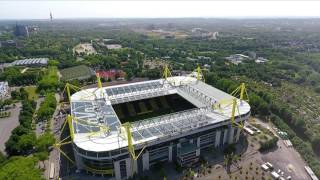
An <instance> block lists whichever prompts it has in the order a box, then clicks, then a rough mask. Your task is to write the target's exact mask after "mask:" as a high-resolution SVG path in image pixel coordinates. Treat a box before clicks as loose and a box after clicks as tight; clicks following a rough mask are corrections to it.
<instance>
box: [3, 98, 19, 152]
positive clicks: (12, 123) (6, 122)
mask: <svg viewBox="0 0 320 180" xmlns="http://www.w3.org/2000/svg"><path fill="white" fill-rule="evenodd" d="M20 109H21V103H20V102H19V103H16V107H15V108H12V109H10V110H9V111H10V112H11V116H10V117H7V118H1V119H0V151H1V152H3V153H4V154H5V143H6V142H7V141H8V139H9V138H10V136H11V131H12V130H13V129H14V128H16V127H17V126H18V125H19V114H20Z"/></svg>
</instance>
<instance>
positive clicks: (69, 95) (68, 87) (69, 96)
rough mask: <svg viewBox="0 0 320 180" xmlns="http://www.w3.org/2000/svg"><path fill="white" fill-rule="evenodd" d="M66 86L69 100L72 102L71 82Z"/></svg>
mask: <svg viewBox="0 0 320 180" xmlns="http://www.w3.org/2000/svg"><path fill="white" fill-rule="evenodd" d="M66 88H67V95H68V100H69V103H71V93H70V84H69V83H67V84H66Z"/></svg>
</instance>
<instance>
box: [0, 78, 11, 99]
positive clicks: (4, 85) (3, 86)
mask: <svg viewBox="0 0 320 180" xmlns="http://www.w3.org/2000/svg"><path fill="white" fill-rule="evenodd" d="M8 95H9V85H8V82H7V81H4V82H0V98H1V99H2V98H4V97H6V96H8Z"/></svg>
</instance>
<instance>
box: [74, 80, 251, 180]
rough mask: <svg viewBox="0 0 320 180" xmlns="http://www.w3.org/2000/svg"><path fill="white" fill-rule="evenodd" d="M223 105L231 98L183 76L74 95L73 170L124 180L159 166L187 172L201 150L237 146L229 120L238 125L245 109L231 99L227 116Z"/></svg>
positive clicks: (246, 115) (244, 117) (246, 113)
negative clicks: (170, 165)
mask: <svg viewBox="0 0 320 180" xmlns="http://www.w3.org/2000/svg"><path fill="white" fill-rule="evenodd" d="M226 99H229V100H230V99H235V97H233V96H231V95H230V94H227V93H225V92H223V91H221V90H219V89H216V88H214V87H212V86H210V85H208V84H206V83H204V82H202V81H200V80H197V78H194V77H189V76H175V77H168V78H166V79H158V80H150V81H144V82H136V83H130V84H121V85H115V86H109V87H100V88H92V89H86V90H81V91H78V92H76V93H74V94H73V95H72V96H71V99H70V104H71V116H70V124H69V128H70V130H71V137H72V146H73V151H74V156H75V162H76V165H77V168H78V169H79V170H85V171H87V172H91V173H93V174H101V175H103V176H106V177H110V178H114V179H126V178H128V177H131V176H132V175H134V174H135V173H137V174H140V173H143V172H144V171H146V170H149V168H150V167H151V166H152V165H154V164H156V163H157V162H160V161H162V162H177V163H178V164H180V165H181V166H185V167H188V166H191V165H193V164H194V163H196V162H197V161H198V160H199V157H200V153H201V150H202V149H204V148H208V147H215V148H220V147H223V146H225V145H227V144H232V143H236V142H238V140H239V136H240V131H241V129H240V128H238V127H237V126H234V125H233V123H231V119H232V117H233V118H234V122H235V123H243V122H244V121H245V120H247V119H248V118H249V116H250V106H249V104H248V103H247V102H246V101H244V100H240V99H238V98H237V99H236V100H235V101H234V102H236V106H237V113H235V115H234V116H232V110H233V108H232V106H225V107H222V105H219V108H217V107H218V106H217V104H218V103H219V102H221V101H225V100H226ZM125 122H130V126H129V129H127V130H130V134H128V133H124V130H125V128H123V124H125ZM130 135H131V137H130V138H128V136H130ZM128 139H130V140H128ZM128 144H129V145H128ZM130 148H131V149H132V148H133V154H135V155H136V156H135V157H133V155H132V153H130Z"/></svg>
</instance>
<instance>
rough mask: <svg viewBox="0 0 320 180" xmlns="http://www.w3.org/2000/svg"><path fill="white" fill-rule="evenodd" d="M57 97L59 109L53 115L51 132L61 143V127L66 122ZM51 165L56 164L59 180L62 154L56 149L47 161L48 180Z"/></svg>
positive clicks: (56, 173) (56, 174)
mask: <svg viewBox="0 0 320 180" xmlns="http://www.w3.org/2000/svg"><path fill="white" fill-rule="evenodd" d="M55 96H56V100H57V103H58V105H57V107H56V110H55V112H54V114H53V116H52V117H53V118H52V120H51V125H50V127H51V131H52V133H53V134H54V136H55V138H56V139H57V141H59V139H60V138H59V137H60V127H61V125H62V124H63V122H64V119H65V116H64V115H60V114H59V111H60V104H59V102H60V96H59V94H57V93H56V94H55ZM51 163H53V164H54V171H55V178H54V179H58V178H59V167H60V152H59V151H58V150H57V149H56V148H53V149H52V151H51V152H50V154H49V160H47V161H45V164H46V169H45V171H44V176H45V178H46V179H49V171H50V166H51Z"/></svg>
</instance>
